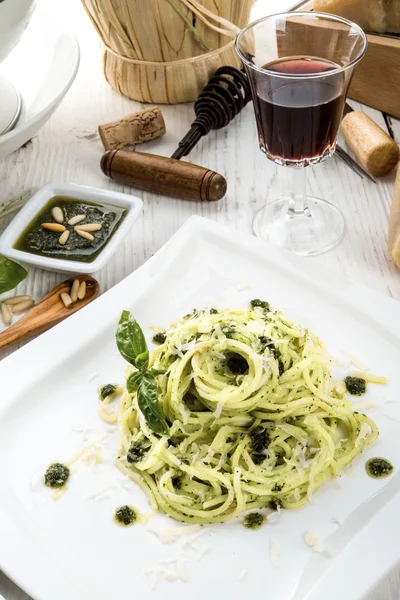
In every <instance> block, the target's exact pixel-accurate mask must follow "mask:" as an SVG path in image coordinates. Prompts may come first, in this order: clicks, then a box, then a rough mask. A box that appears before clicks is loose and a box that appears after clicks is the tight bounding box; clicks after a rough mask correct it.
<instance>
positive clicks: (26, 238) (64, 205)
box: [13, 196, 128, 263]
mask: <svg viewBox="0 0 400 600" xmlns="http://www.w3.org/2000/svg"><path fill="white" fill-rule="evenodd" d="M55 207H59V208H60V209H61V210H62V212H63V215H64V221H63V223H62V225H63V226H64V227H65V228H66V230H68V231H69V237H68V241H67V243H66V244H64V245H63V244H61V243H60V232H59V231H49V230H46V229H43V227H42V223H56V221H55V219H54V216H53V213H52V209H53V208H55ZM127 213H128V211H127V210H126V209H124V208H121V207H119V206H112V205H108V204H100V203H95V202H87V201H83V200H77V199H76V198H69V197H67V196H54V197H53V198H51V199H50V200H49V202H47V204H46V205H45V206H44V207H43V208H42V210H41V211H40V212H39V213H38V214H37V215H36V216H35V218H34V219H32V221H31V222H30V223H29V225H28V226H27V227H26V228H25V230H24V231H23V232H22V234H21V235H20V236H19V238H18V239H17V241H16V242H15V244H14V245H13V248H14V249H16V250H21V251H22V252H29V253H30V254H38V255H40V256H47V257H51V258H61V259H64V260H73V261H79V262H86V263H91V262H93V261H94V259H95V258H96V257H97V256H98V255H99V254H100V252H101V251H102V250H103V248H104V247H105V246H106V245H107V243H108V242H109V240H110V239H111V238H112V236H113V235H114V233H115V231H116V230H117V229H118V227H119V226H120V225H121V223H122V221H123V220H124V218H125V217H126V215H127ZM77 215H85V219H83V220H81V221H80V222H79V224H78V225H75V226H74V225H69V224H68V221H70V220H71V219H72V218H73V217H76V216H77ZM93 223H98V224H101V229H99V230H98V231H90V232H89V233H90V236H91V237H93V238H94V239H93V240H90V239H85V238H84V237H81V236H80V235H79V234H78V233H77V231H76V229H78V228H79V225H81V226H82V225H89V224H93Z"/></svg>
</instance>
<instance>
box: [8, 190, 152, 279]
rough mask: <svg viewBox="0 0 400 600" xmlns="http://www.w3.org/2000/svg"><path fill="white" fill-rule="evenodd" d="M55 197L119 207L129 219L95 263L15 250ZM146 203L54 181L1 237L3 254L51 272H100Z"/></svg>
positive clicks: (130, 197)
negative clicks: (37, 217)
mask: <svg viewBox="0 0 400 600" xmlns="http://www.w3.org/2000/svg"><path fill="white" fill-rule="evenodd" d="M55 196H65V197H69V198H73V199H75V200H81V201H82V202H92V203H99V204H104V205H108V206H110V207H112V206H118V207H121V208H124V209H126V210H127V214H126V217H125V218H124V220H123V221H122V223H121V224H120V225H119V226H118V229H116V231H115V232H114V233H113V235H112V236H111V237H110V239H109V241H108V242H107V243H106V245H105V246H103V249H102V250H101V252H100V253H99V254H98V256H96V258H95V259H94V260H92V262H79V261H77V260H64V259H61V258H52V257H51V256H44V255H41V254H33V253H31V252H25V251H22V250H17V249H16V248H14V244H15V242H16V241H17V240H18V238H19V236H20V235H21V234H22V232H23V231H24V230H25V228H26V227H28V225H29V224H30V223H31V221H32V220H33V219H34V218H35V217H36V215H37V214H39V213H40V211H41V210H42V208H43V207H44V206H46V204H47V203H48V202H49V200H51V198H54V197H55ZM142 205H143V202H142V201H141V199H140V198H138V197H137V196H131V195H130V194H121V193H120V192H114V191H112V190H104V189H100V188H94V187H91V186H87V185H79V184H77V183H68V182H64V181H63V182H53V183H48V184H47V185H44V186H43V187H41V188H40V189H39V190H38V191H37V192H36V193H35V194H34V195H33V196H32V198H30V200H28V202H27V203H26V204H25V206H24V207H23V208H22V209H21V210H20V211H19V212H18V214H17V215H16V216H15V217H14V219H13V220H12V221H11V223H10V224H9V225H8V227H7V228H6V230H5V231H4V232H3V233H2V234H1V237H0V253H1V254H4V256H7V257H8V258H12V259H13V260H16V261H19V262H22V263H26V264H30V265H35V266H36V267H40V268H41V269H47V270H50V271H64V272H67V273H96V272H97V271H99V270H100V269H102V268H103V267H104V266H105V265H106V263H107V262H108V261H109V260H110V258H111V257H112V255H113V254H114V252H115V251H116V249H117V247H118V245H119V244H120V243H121V242H122V240H123V239H124V238H125V236H126V235H128V233H129V231H130V230H131V228H132V225H133V224H134V222H135V221H136V219H137V218H138V216H139V214H140V211H141V210H142Z"/></svg>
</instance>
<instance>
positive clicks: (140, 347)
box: [115, 310, 147, 366]
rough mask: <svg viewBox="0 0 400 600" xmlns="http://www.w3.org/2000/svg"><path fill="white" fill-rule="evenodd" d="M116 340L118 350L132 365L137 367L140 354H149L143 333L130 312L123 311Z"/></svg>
mask: <svg viewBox="0 0 400 600" xmlns="http://www.w3.org/2000/svg"><path fill="white" fill-rule="evenodd" d="M115 339H116V342H117V346H118V350H119V351H120V353H121V354H122V356H123V357H124V358H125V360H127V361H128V362H129V363H131V365H135V366H136V358H137V357H138V356H139V354H143V353H145V352H147V343H146V339H145V337H144V335H143V331H142V329H141V327H140V325H139V323H138V322H137V321H136V320H135V319H134V318H133V317H132V315H131V313H130V312H129V311H128V310H124V311H122V315H121V318H120V321H119V323H118V327H117V332H116V334H115Z"/></svg>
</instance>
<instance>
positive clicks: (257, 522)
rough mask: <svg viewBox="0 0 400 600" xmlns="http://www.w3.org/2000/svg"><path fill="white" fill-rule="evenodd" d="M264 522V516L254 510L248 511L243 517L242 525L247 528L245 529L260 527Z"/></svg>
mask: <svg viewBox="0 0 400 600" xmlns="http://www.w3.org/2000/svg"><path fill="white" fill-rule="evenodd" d="M264 523H265V517H264V515H262V514H261V513H259V512H254V513H250V514H249V515H246V516H245V518H244V519H243V525H244V526H245V527H246V528H247V529H252V530H255V529H260V527H262V525H264Z"/></svg>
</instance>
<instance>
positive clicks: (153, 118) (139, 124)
mask: <svg viewBox="0 0 400 600" xmlns="http://www.w3.org/2000/svg"><path fill="white" fill-rule="evenodd" d="M165 133H166V128H165V122H164V117H163V116H162V113H161V110H160V109H159V108H158V106H154V107H152V108H146V109H145V110H140V111H138V112H134V113H132V114H131V115H127V116H126V117H123V118H122V119H119V120H118V121H112V122H111V123H106V124H105V125H99V134H100V137H101V141H102V142H103V145H104V148H105V149H106V150H118V149H119V148H124V147H125V146H131V145H135V144H141V143H142V142H149V141H150V140H155V139H156V138H159V137H161V136H163V135H165Z"/></svg>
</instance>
